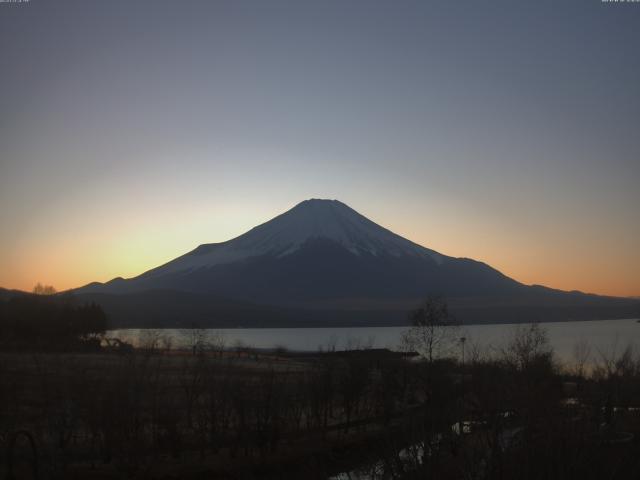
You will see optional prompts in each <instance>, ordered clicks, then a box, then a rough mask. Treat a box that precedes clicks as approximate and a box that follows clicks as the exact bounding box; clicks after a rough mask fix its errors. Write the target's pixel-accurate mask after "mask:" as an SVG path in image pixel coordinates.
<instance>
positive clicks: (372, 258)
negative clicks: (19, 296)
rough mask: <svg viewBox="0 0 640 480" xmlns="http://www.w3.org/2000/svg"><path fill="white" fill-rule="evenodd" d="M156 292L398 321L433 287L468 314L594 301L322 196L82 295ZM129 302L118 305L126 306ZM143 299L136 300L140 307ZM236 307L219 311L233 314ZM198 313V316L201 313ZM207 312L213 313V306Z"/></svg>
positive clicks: (91, 287) (194, 299)
mask: <svg viewBox="0 0 640 480" xmlns="http://www.w3.org/2000/svg"><path fill="white" fill-rule="evenodd" d="M148 291H164V292H182V294H178V293H175V294H173V296H175V297H176V298H180V299H181V300H180V304H181V305H183V306H184V308H182V310H181V312H182V313H183V314H184V313H185V312H186V311H187V310H189V311H192V310H194V309H193V308H192V307H190V306H188V305H189V302H186V301H184V298H186V297H185V296H184V294H192V295H193V297H191V298H192V303H193V304H195V305H200V306H201V307H202V308H197V309H196V310H197V312H204V311H207V308H205V307H204V305H205V304H206V303H207V301H208V302H210V304H211V305H214V304H215V305H219V304H220V301H221V299H226V300H225V301H227V302H231V303H232V304H234V305H236V306H237V305H239V304H250V305H254V306H269V308H276V309H278V308H282V309H287V312H291V311H295V312H297V313H294V314H292V315H293V316H295V315H304V316H309V315H310V314H309V312H311V311H317V310H323V311H325V313H326V314H327V315H329V314H330V315H331V316H332V317H334V318H335V317H336V316H337V317H340V316H341V315H339V314H338V313H337V312H352V316H353V318H355V316H356V314H355V312H359V315H360V317H361V316H362V314H363V312H370V317H371V318H373V317H374V316H377V315H378V313H379V312H389V314H388V318H389V319H391V318H392V317H393V323H395V322H397V321H400V320H398V319H400V318H403V316H404V312H406V310H407V309H408V308H410V307H411V306H412V305H413V304H415V303H416V302H417V301H419V300H420V299H421V298H424V296H425V295H427V294H430V293H437V294H441V295H444V296H446V297H448V298H449V299H450V301H451V302H453V303H457V304H460V305H462V307H463V310H464V311H465V312H469V311H470V309H473V308H476V307H474V305H477V308H481V309H484V310H483V315H482V316H483V318H484V317H486V314H487V311H488V310H486V309H487V305H491V308H492V309H495V307H496V305H505V304H509V301H511V304H512V305H511V307H510V308H513V301H514V299H517V301H516V302H515V303H517V304H518V305H520V307H521V309H522V308H524V307H525V306H526V307H527V308H532V307H533V306H534V305H538V304H540V305H547V307H548V306H549V302H550V305H551V306H553V305H557V306H559V305H560V304H563V305H564V306H565V307H566V306H567V305H578V306H584V305H587V304H588V303H589V301H587V300H588V296H584V295H582V294H570V293H567V292H559V291H555V290H551V289H540V288H537V289H536V287H528V286H525V285H522V284H521V283H519V282H517V281H515V280H513V279H510V278H508V277H506V276H505V275H503V274H502V273H500V272H498V271H497V270H495V269H493V268H491V267H490V266H488V265H486V264H484V263H482V262H477V261H475V260H471V259H465V258H453V257H449V256H446V255H442V254H440V253H438V252H436V251H434V250H430V249H428V248H425V247H422V246H420V245H418V244H416V243H413V242H411V241H409V240H407V239H405V238H403V237H401V236H399V235H396V234H395V233H393V232H391V231H389V230H387V229H385V228H383V227H381V226H379V225H377V224H376V223H374V222H372V221H370V220H368V219H367V218H365V217H364V216H362V215H360V214H359V213H358V212H356V211H355V210H353V209H351V208H350V207H348V206H347V205H345V204H343V203H341V202H339V201H336V200H316V199H312V200H306V201H304V202H302V203H300V204H298V205H296V206H295V207H294V208H292V209H291V210H289V211H287V212H285V213H283V214H282V215H279V216H277V217H276V218H274V219H272V220H270V221H268V222H266V223H264V224H262V225H259V226H257V227H255V228H253V229H252V230H250V231H248V232H247V233H245V234H243V235H240V236H239V237H237V238H234V239H232V240H229V241H227V242H222V243H214V244H205V245H200V246H199V247H197V248H196V249H195V250H193V251H191V252H189V253H187V254H185V255H182V256H181V257H178V258H176V259H175V260H172V261H170V262H168V263H166V264H164V265H161V266H159V267H157V268H154V269H152V270H149V271H147V272H145V273H143V274H142V275H139V276H138V277H135V278H132V279H128V280H125V279H122V278H118V279H114V280H112V281H110V282H107V283H106V284H100V283H93V284H89V285H87V286H85V287H83V288H81V289H78V290H77V291H76V293H78V294H81V295H89V294H91V295H92V296H95V295H96V294H102V295H111V296H113V295H125V294H126V295H132V296H130V297H129V298H130V299H132V298H134V297H135V298H138V299H139V298H144V296H142V297H141V294H142V293H143V292H148ZM103 298H105V299H106V298H107V297H106V296H105V297H103ZM109 298H111V297H109ZM155 298H156V300H157V296H156V297H155ZM597 298H602V297H597ZM207 299H209V300H207ZM455 299H458V300H455ZM121 300H122V299H120V301H116V302H115V303H119V304H123V302H122V301H121ZM140 301H142V300H136V301H135V302H133V303H137V304H138V307H137V308H138V309H140ZM149 301H151V300H149ZM602 301H603V302H604V303H605V304H607V302H609V303H611V302H613V303H616V301H613V300H606V299H603V300H602ZM234 302H235V303H234ZM545 302H546V303H545ZM112 303H114V302H113V301H112ZM124 303H127V302H124ZM130 303H131V302H130ZM229 305H230V304H225V305H224V308H223V309H222V310H220V312H222V311H224V312H229V311H230V309H231V307H230V306H229ZM123 308H124V307H123ZM563 308H564V307H563ZM292 309H293V310H292ZM547 311H548V309H547ZM197 312H196V311H193V312H192V314H191V315H192V316H196V317H202V315H201V314H200V313H197ZM283 312H284V310H281V311H280V314H282V315H284V313H283ZM301 312H307V313H304V314H303V313H301ZM373 312H378V313H376V314H375V315H374V314H373ZM391 312H395V313H393V316H392V315H391ZM272 313H273V311H271V313H270V314H269V318H271V316H272ZM208 314H209V315H214V313H213V311H209V313H208ZM401 314H402V317H401V316H399V315H401ZM149 315H151V314H150V313H149ZM175 315H178V313H177V312H176V313H175ZM216 315H217V314H216ZM220 315H223V313H220ZM226 315H228V313H227V314H226ZM164 317H166V315H164ZM164 317H163V318H164ZM204 317H206V315H204ZM165 319H166V318H165ZM389 321H391V320H389ZM376 322H377V321H376ZM267 323H269V324H272V323H273V322H272V321H269V322H267Z"/></svg>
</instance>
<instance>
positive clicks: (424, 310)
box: [402, 295, 459, 362]
mask: <svg viewBox="0 0 640 480" xmlns="http://www.w3.org/2000/svg"><path fill="white" fill-rule="evenodd" d="M409 319H410V320H411V325H412V327H411V328H410V329H409V330H408V331H407V332H405V333H404V335H403V338H402V343H403V344H404V345H403V347H404V348H406V349H407V350H413V351H417V352H418V353H420V354H421V355H422V356H423V357H425V358H426V359H427V360H428V361H429V362H433V360H434V358H436V357H438V356H442V355H446V354H448V353H450V351H451V349H452V347H453V346H454V345H455V342H456V340H457V338H458V336H457V331H458V327H459V325H458V324H457V322H456V321H455V319H454V318H453V316H452V315H451V314H450V313H449V307H448V306H447V302H446V301H445V300H444V298H442V297H439V296H433V295H431V296H429V297H427V299H426V300H425V301H424V302H422V304H421V305H420V307H418V308H417V309H415V310H413V311H412V312H411V313H410V314H409Z"/></svg>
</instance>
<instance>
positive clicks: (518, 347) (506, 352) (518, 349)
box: [502, 323, 553, 370]
mask: <svg viewBox="0 0 640 480" xmlns="http://www.w3.org/2000/svg"><path fill="white" fill-rule="evenodd" d="M502 354H503V357H504V359H505V360H506V362H507V363H509V364H511V365H513V366H514V367H516V368H517V369H519V370H526V369H527V368H528V367H529V366H530V365H532V364H533V363H534V362H536V361H537V360H540V359H548V360H551V357H552V356H553V349H552V348H551V345H550V344H549V336H548V334H547V331H546V329H544V328H543V327H542V326H541V325H540V324H538V323H530V324H528V325H518V326H517V327H516V329H515V331H514V332H513V336H512V338H511V340H510V342H509V343H508V345H507V346H506V347H505V348H504V349H503V352H502Z"/></svg>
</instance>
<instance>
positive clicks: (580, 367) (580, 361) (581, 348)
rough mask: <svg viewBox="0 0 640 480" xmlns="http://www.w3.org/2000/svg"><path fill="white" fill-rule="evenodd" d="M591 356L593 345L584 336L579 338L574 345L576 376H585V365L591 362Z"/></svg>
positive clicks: (574, 370)
mask: <svg viewBox="0 0 640 480" xmlns="http://www.w3.org/2000/svg"><path fill="white" fill-rule="evenodd" d="M590 358H591V345H590V344H589V342H588V341H587V340H586V339H584V338H582V339H580V340H578V341H577V342H576V343H575V345H574V346H573V372H574V373H575V375H576V376H578V377H583V376H584V374H585V366H586V365H587V363H588V362H589V359H590Z"/></svg>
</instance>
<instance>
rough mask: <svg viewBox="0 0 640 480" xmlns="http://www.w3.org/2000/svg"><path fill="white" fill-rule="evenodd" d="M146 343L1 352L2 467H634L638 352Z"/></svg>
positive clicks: (130, 471) (406, 472) (539, 344)
mask: <svg viewBox="0 0 640 480" xmlns="http://www.w3.org/2000/svg"><path fill="white" fill-rule="evenodd" d="M194 338H197V336H194ZM146 347H147V348H143V349H138V350H136V351H129V352H128V353H122V352H123V350H120V352H121V353H115V352H111V353H107V352H103V353H94V354H87V353H77V354H71V353H64V354H61V353H29V354H27V353H15V352H12V353H4V354H2V355H1V356H0V381H1V385H2V391H1V395H0V447H1V448H2V450H3V451H4V452H5V453H6V454H5V455H2V456H0V458H2V459H3V460H2V462H3V464H2V469H3V472H2V475H4V476H6V477H7V478H36V476H37V478H257V477H259V478H327V477H330V476H332V475H337V474H339V473H340V472H343V474H342V477H343V478H349V475H350V476H351V478H443V479H449V478H451V479H496V478H505V479H509V478H522V479H537V478H540V479H543V478H545V479H551V478H587V479H588V478H593V479H601V478H637V477H638V474H639V473H640V463H639V462H640V455H638V454H639V453H640V445H639V444H638V440H637V438H639V437H640V410H639V408H640V362H639V361H638V359H637V358H636V357H634V356H633V354H632V352H631V350H626V351H624V352H622V353H620V354H619V355H616V356H611V357H610V358H606V359H605V358H603V359H602V361H600V362H599V366H597V367H596V368H595V369H593V370H592V371H590V372H589V374H588V375H587V374H586V373H585V372H586V368H585V365H584V364H582V365H580V362H577V363H576V365H575V366H574V368H572V371H571V372H568V371H561V370H560V369H559V368H558V367H557V366H556V365H555V364H554V362H553V354H552V352H551V351H550V349H549V347H548V344H547V343H546V339H545V336H544V332H543V331H541V330H540V329H539V328H538V327H536V326H532V327H527V328H521V329H520V330H519V331H518V332H517V333H516V335H515V336H514V338H513V339H512V340H511V342H510V343H509V344H508V345H505V346H504V347H503V348H501V349H499V350H496V351H494V352H493V353H492V354H481V353H480V352H478V351H477V350H475V349H473V348H472V347H469V352H468V354H467V359H466V361H465V363H464V364H462V363H461V362H459V361H456V360H453V359H432V360H431V361H429V360H428V359H427V360H424V359H423V360H416V359H415V358H414V357H411V356H408V355H404V354H401V353H392V352H388V351H385V350H359V351H347V352H325V353H317V354H313V355H311V354H307V355H303V354H298V355H294V354H288V353H287V352H286V351H284V350H282V351H279V352H270V353H256V352H252V351H249V350H247V349H240V348H237V349H234V350H230V349H223V348H221V347H222V345H219V346H218V347H220V348H213V349H207V348H204V346H203V345H200V346H199V348H197V349H196V350H193V351H191V350H190V351H188V352H173V351H168V350H162V349H161V348H159V344H157V343H149V344H148V345H147V346H146ZM194 353H195V354H194ZM358 471H360V472H361V474H362V476H361V477H356V472H358ZM344 472H351V473H349V474H347V473H344ZM11 475H14V476H13V477H12V476H11Z"/></svg>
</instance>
